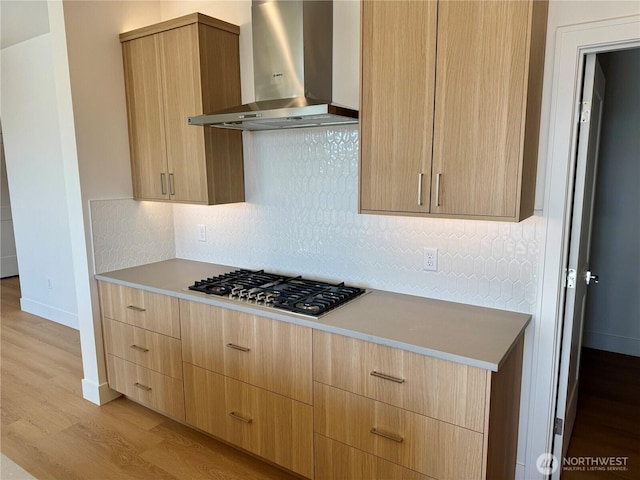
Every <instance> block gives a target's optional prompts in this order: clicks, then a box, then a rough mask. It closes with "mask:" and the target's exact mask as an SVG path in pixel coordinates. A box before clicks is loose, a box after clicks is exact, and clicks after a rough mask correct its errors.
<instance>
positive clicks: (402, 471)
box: [315, 433, 433, 480]
mask: <svg viewBox="0 0 640 480" xmlns="http://www.w3.org/2000/svg"><path fill="white" fill-rule="evenodd" d="M315 451H316V457H315V460H316V470H315V473H316V475H315V480H336V479H348V478H361V479H367V480H389V479H393V480H433V478H432V477H428V476H426V475H422V474H421V473H418V472H414V471H413V470H409V469H408V468H404V467H401V466H400V465H396V464H395V463H391V462H388V461H386V460H383V459H382V458H379V457H376V456H373V455H370V454H368V453H365V452H363V451H360V450H356V449H355V448H352V447H349V446H347V445H345V444H344V443H339V442H335V441H333V440H331V439H330V438H327V437H324V436H322V435H318V434H317V433H316V435H315Z"/></svg>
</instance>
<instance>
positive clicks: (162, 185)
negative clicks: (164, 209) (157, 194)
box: [160, 173, 167, 195]
mask: <svg viewBox="0 0 640 480" xmlns="http://www.w3.org/2000/svg"><path fill="white" fill-rule="evenodd" d="M165 176H166V175H165V174H164V173H161V174H160V191H161V192H162V195H166V194H167V187H165Z"/></svg>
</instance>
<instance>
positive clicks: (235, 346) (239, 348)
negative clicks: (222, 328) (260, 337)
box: [227, 343, 251, 352]
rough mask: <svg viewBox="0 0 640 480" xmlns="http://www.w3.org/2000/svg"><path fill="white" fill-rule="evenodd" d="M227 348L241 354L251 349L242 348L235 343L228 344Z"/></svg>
mask: <svg viewBox="0 0 640 480" xmlns="http://www.w3.org/2000/svg"><path fill="white" fill-rule="evenodd" d="M227 347H229V348H233V349H234V350H240V351H241V352H249V351H251V349H250V348H249V347H241V346H240V345H236V344H234V343H227Z"/></svg>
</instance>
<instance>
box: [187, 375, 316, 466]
mask: <svg viewBox="0 0 640 480" xmlns="http://www.w3.org/2000/svg"><path fill="white" fill-rule="evenodd" d="M184 392H185V403H186V412H187V414H186V421H187V423H188V424H190V425H193V426H194V427H197V428H199V429H201V430H204V431H205V432H208V433H210V434H212V435H215V436H216V437H219V438H221V439H223V440H225V441H227V442H229V443H232V444H234V445H237V446H239V447H241V448H243V449H245V450H247V451H249V452H251V453H255V454H256V455H259V456H261V457H263V458H265V459H267V460H270V461H272V462H274V463H276V464H278V465H281V466H282V467H284V468H286V469H288V470H291V471H293V472H296V473H299V474H300V475H304V476H305V477H308V478H312V477H313V408H312V407H311V406H310V405H306V404H304V403H301V402H298V401H296V400H292V399H290V398H287V397H284V396H282V395H278V394H275V393H271V392H268V391H266V390H264V389H262V388H257V387H254V386H251V385H249V384H246V383H244V382H240V381H238V380H234V379H232V378H229V377H225V376H224V375H219V374H217V373H214V372H210V371H208V370H205V369H203V368H200V367H196V366H194V365H191V364H189V363H185V364H184Z"/></svg>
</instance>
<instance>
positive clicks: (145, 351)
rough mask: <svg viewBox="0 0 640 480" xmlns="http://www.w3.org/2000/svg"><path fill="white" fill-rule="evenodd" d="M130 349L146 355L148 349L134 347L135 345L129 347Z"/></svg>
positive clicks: (138, 346)
mask: <svg viewBox="0 0 640 480" xmlns="http://www.w3.org/2000/svg"><path fill="white" fill-rule="evenodd" d="M131 348H133V349H134V350H138V351H139V352H142V353H147V352H148V351H149V349H148V348H145V347H141V346H140V345H135V344H134V345H131Z"/></svg>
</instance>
